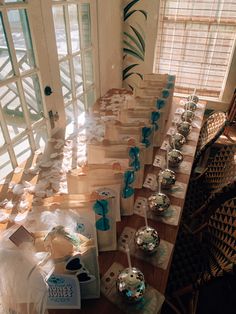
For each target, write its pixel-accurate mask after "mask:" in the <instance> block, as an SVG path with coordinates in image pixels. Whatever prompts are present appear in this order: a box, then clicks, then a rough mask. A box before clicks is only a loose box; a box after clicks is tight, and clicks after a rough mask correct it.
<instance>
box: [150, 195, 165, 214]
mask: <svg viewBox="0 0 236 314" xmlns="http://www.w3.org/2000/svg"><path fill="white" fill-rule="evenodd" d="M148 205H149V208H150V209H151V210H152V211H153V212H154V213H156V214H161V213H162V212H163V211H165V210H167V209H168V208H169V206H170V199H169V197H168V196H167V195H165V194H164V193H158V192H155V193H153V194H152V195H150V196H149V198H148Z"/></svg>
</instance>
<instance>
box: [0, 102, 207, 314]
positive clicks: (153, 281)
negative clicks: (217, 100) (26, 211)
mask: <svg viewBox="0 0 236 314" xmlns="http://www.w3.org/2000/svg"><path fill="white" fill-rule="evenodd" d="M178 101H179V100H178V99H174V102H175V104H174V106H173V108H172V113H171V115H170V119H169V121H168V123H167V125H166V130H168V128H169V127H170V125H171V122H172V117H173V114H174V112H175V109H176V107H178ZM204 110H205V106H203V107H202V109H201V110H200V111H199V113H200V115H199V118H198V122H199V123H200V124H201V122H202V120H203V115H204ZM194 132H196V133H197V134H196V139H197V138H198V135H199V132H200V129H198V128H196V129H195V130H194ZM188 144H190V145H192V146H193V150H194V151H195V149H196V144H197V140H196V141H188ZM155 153H158V154H160V155H165V152H164V151H162V150H161V149H156V151H155ZM33 158H38V156H34V157H33ZM33 158H31V161H30V160H28V161H27V162H26V164H27V166H28V164H29V163H30V162H32V160H33ZM184 160H185V161H189V162H190V163H191V165H192V163H193V157H190V156H184ZM23 166H24V165H23ZM159 170H160V169H159V168H156V167H154V166H146V169H145V172H146V173H148V172H151V173H156V174H158V172H159ZM9 177H11V178H12V180H14V181H15V182H17V181H18V180H19V181H20V180H21V179H22V175H21V174H11V175H10V176H9ZM189 178H190V175H186V174H176V179H177V181H180V182H183V183H185V184H186V190H187V185H188V182H189ZM24 179H25V178H24ZM32 180H33V181H34V182H36V181H37V176H35V177H33V178H32ZM33 181H32V182H33ZM0 193H1V194H0V197H1V198H0V199H4V198H6V197H9V196H11V195H10V194H11V192H9V191H8V188H7V185H3V186H0ZM9 193H10V194H9ZM151 193H152V191H151V190H149V189H146V188H142V189H139V190H136V191H135V197H137V196H145V197H148V196H149V195H150V194H151ZM185 193H186V191H185ZM167 194H168V193H167ZM170 200H171V203H172V204H173V205H178V206H180V207H181V212H182V209H183V206H184V198H183V199H179V198H176V197H174V196H171V197H170ZM143 225H144V219H143V218H142V217H140V216H138V215H132V216H129V217H123V218H122V221H121V222H120V223H118V224H117V238H119V236H120V234H121V232H122V230H123V229H124V227H125V226H130V227H132V228H135V229H138V228H139V227H141V226H143ZM149 225H150V226H152V227H155V228H156V229H157V230H158V232H159V235H160V238H161V239H164V240H166V241H169V242H171V243H173V244H175V241H176V237H177V234H178V228H179V226H171V225H167V224H164V223H161V222H155V221H151V220H149ZM6 227H7V224H2V226H1V228H3V229H5V228H6ZM114 262H118V263H121V264H123V265H124V266H128V264H127V258H126V255H125V254H123V253H122V252H120V251H114V252H103V253H100V254H99V264H100V273H101V276H102V275H104V273H105V272H106V271H107V270H108V268H109V267H110V266H111V264H112V263H114ZM132 263H133V265H135V266H136V267H138V268H139V269H140V270H141V271H142V272H143V273H144V276H145V280H146V282H147V283H148V284H150V285H151V286H153V287H154V288H155V289H157V290H158V291H159V292H161V293H162V294H165V289H166V285H167V281H168V275H169V270H170V265H171V262H169V265H168V268H167V269H166V270H163V269H160V268H157V267H154V266H152V265H150V264H149V263H146V262H143V261H141V260H138V259H135V258H132ZM79 312H80V313H85V314H90V313H91V314H92V313H103V314H110V313H113V314H118V313H121V311H120V310H119V309H118V308H117V307H116V306H114V305H113V304H111V303H110V302H109V301H108V300H107V299H106V298H105V297H104V296H101V298H100V299H97V300H87V301H82V309H81V310H80V311H79ZM50 313H51V314H56V313H61V314H72V313H78V310H50Z"/></svg>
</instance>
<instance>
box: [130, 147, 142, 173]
mask: <svg viewBox="0 0 236 314" xmlns="http://www.w3.org/2000/svg"><path fill="white" fill-rule="evenodd" d="M139 153H140V149H139V148H138V147H136V146H134V147H131V148H130V150H129V156H130V158H131V159H132V161H131V163H130V166H131V167H133V168H134V170H135V171H138V170H139V169H140V160H139Z"/></svg>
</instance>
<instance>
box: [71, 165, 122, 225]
mask: <svg viewBox="0 0 236 314" xmlns="http://www.w3.org/2000/svg"><path fill="white" fill-rule="evenodd" d="M115 167H116V166H115ZM119 167H120V166H119ZM123 175H124V170H122V169H121V168H119V169H114V165H112V164H111V165H109V164H96V165H94V164H90V165H87V166H86V167H83V168H78V169H73V170H71V171H70V172H69V173H67V185H68V192H69V193H71V194H78V193H91V192H94V191H96V189H97V188H108V189H111V190H113V192H114V195H115V198H114V200H113V203H114V204H113V208H114V211H115V213H116V221H120V219H121V218H120V217H121V214H120V198H121V196H120V195H121V194H120V191H121V187H122V184H123Z"/></svg>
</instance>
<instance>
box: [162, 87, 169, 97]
mask: <svg viewBox="0 0 236 314" xmlns="http://www.w3.org/2000/svg"><path fill="white" fill-rule="evenodd" d="M169 95H170V92H169V91H168V89H163V90H162V97H163V98H167V97H169Z"/></svg>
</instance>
